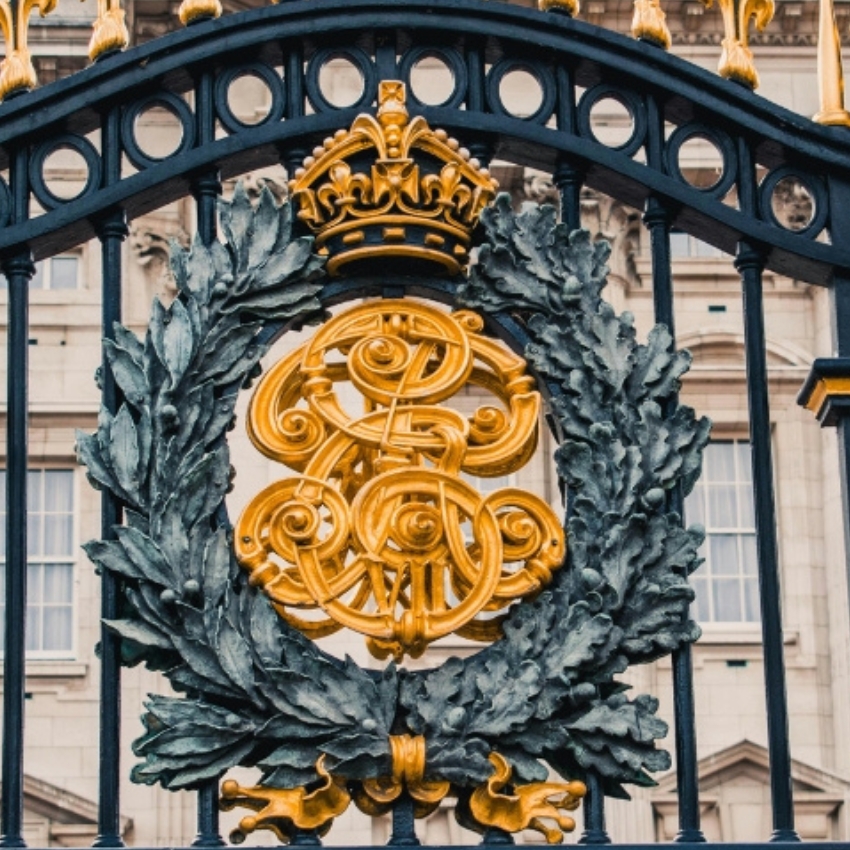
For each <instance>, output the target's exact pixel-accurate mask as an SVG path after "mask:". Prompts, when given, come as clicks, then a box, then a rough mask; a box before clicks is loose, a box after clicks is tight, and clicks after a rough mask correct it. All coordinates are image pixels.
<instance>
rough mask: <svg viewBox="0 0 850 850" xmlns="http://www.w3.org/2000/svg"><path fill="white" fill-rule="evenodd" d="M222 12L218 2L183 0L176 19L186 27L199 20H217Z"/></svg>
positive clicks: (215, 0) (213, 0) (218, 0)
mask: <svg viewBox="0 0 850 850" xmlns="http://www.w3.org/2000/svg"><path fill="white" fill-rule="evenodd" d="M222 11H223V9H222V6H221V3H220V0H183V2H182V3H181V4H180V8H179V9H178V10H177V17H178V18H180V23H181V24H183V25H184V26H186V25H188V24H191V23H193V22H194V21H197V20H201V19H206V18H219V17H221V13H222Z"/></svg>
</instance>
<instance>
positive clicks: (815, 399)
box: [805, 378, 850, 415]
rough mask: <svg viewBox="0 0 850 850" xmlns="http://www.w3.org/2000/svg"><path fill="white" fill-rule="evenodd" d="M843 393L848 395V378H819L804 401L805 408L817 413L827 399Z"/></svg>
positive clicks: (849, 381)
mask: <svg viewBox="0 0 850 850" xmlns="http://www.w3.org/2000/svg"><path fill="white" fill-rule="evenodd" d="M843 395H850V378H821V379H820V380H819V381H818V382H817V384H815V388H814V389H813V390H812V393H811V395H810V396H809V398H808V400H807V401H806V404H805V407H806V410H810V411H811V412H812V413H814V414H815V415H819V414H820V411H821V410H822V409H823V406H824V404H826V402H827V400H828V399H830V398H831V397H833V396H843Z"/></svg>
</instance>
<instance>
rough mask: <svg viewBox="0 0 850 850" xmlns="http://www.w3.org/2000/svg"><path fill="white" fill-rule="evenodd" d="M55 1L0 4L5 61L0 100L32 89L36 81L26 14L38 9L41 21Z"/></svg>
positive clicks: (0, 70) (10, 0)
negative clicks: (28, 39)
mask: <svg viewBox="0 0 850 850" xmlns="http://www.w3.org/2000/svg"><path fill="white" fill-rule="evenodd" d="M56 2H57V0H0V27H2V29H3V39H4V41H5V42H6V58H5V59H3V61H2V62H0V100H3V99H5V98H7V97H8V96H9V95H10V94H13V93H14V92H17V91H22V90H28V89H31V88H35V86H36V85H37V84H38V79H37V78H36V75H35V68H34V67H33V64H32V57H31V56H30V51H29V47H28V45H27V38H28V33H29V25H30V14H31V13H32V11H33V9H38V11H39V14H40V15H41V17H42V18H43V17H44V16H45V15H48V14H49V13H50V12H52V11H53V10H54V9H55V8H56Z"/></svg>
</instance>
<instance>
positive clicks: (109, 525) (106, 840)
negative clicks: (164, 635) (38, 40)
mask: <svg viewBox="0 0 850 850" xmlns="http://www.w3.org/2000/svg"><path fill="white" fill-rule="evenodd" d="M120 121H121V113H120V111H119V110H118V109H117V108H115V109H111V110H110V111H109V112H108V113H106V114H105V115H104V116H103V120H102V124H101V150H102V159H103V179H104V183H105V185H107V186H109V185H113V184H115V183H117V182H119V181H120V179H121V142H120ZM97 235H98V238H99V239H100V243H101V293H102V296H101V297H102V304H101V318H102V322H103V326H102V329H101V332H102V335H103V337H104V338H105V339H114V337H115V331H114V326H115V323H116V322H120V321H121V274H122V263H121V259H122V258H121V251H122V243H123V242H124V239H125V238H126V237H127V222H126V218H125V216H124V212H123V211H122V210H113V211H112V212H111V213H110V214H109V215H107V216H106V217H105V218H104V219H102V220H101V221H100V222H98V227H97ZM101 373H102V382H103V383H102V403H103V406H104V407H105V408H106V409H107V410H108V411H109V412H110V413H112V414H113V415H114V414H115V413H117V411H118V407H119V405H120V403H121V393H120V390H119V389H118V386H117V384H116V383H115V378H114V376H113V374H112V370H111V369H110V368H109V363H108V361H107V359H106V355H105V351H104V356H103V360H102V365H101ZM122 519H123V506H122V504H121V502H120V500H119V499H118V498H116V497H115V496H114V495H113V494H112V493H110V492H108V491H107V490H104V491H103V492H102V493H101V514H100V522H101V535H102V537H103V539H105V540H110V539H114V537H115V531H114V527H115V526H117V525H120V524H121V522H122ZM100 588H101V590H100V593H101V599H100V614H101V617H102V618H103V619H104V620H114V619H116V618H117V617H118V616H119V608H120V598H121V586H120V582H119V581H118V578H117V577H116V576H115V575H114V574H113V573H112V572H110V571H109V570H104V571H103V573H102V575H101V584H100ZM99 735H100V741H99V746H100V750H99V753H100V755H99V765H98V771H99V772H98V814H97V824H98V830H97V831H98V834H97V839H96V840H95V842H94V846H95V847H122V846H123V844H124V842H123V841H122V839H121V811H120V808H121V796H120V782H121V752H120V737H121V640H120V638H119V637H118V636H117V635H115V634H113V633H112V632H110V631H109V630H108V629H106V628H104V627H103V626H101V629H100V731H99Z"/></svg>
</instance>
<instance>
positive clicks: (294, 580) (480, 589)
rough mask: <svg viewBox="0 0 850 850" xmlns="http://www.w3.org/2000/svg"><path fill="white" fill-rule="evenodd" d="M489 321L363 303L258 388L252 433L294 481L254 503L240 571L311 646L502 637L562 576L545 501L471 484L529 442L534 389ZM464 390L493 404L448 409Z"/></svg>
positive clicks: (415, 652)
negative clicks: (526, 600)
mask: <svg viewBox="0 0 850 850" xmlns="http://www.w3.org/2000/svg"><path fill="white" fill-rule="evenodd" d="M483 324H484V323H483V320H482V319H481V317H480V316H478V315H477V314H475V313H472V312H469V311H461V312H458V313H454V314H452V315H449V314H448V313H445V312H442V311H441V310H438V309H436V308H435V307H431V306H428V305H425V304H419V303H416V302H412V301H401V300H391V299H383V300H380V301H374V302H369V303H366V304H363V305H361V306H358V307H354V308H352V309H349V310H347V311H345V312H343V313H341V314H340V315H338V316H336V317H335V318H333V319H331V320H330V321H328V322H327V323H326V324H325V325H323V326H322V328H320V329H319V330H318V331H317V332H316V334H315V335H314V336H313V338H312V339H311V340H310V341H309V342H307V343H305V344H304V345H303V346H301V348H299V349H297V350H295V351H293V352H292V353H290V354H288V355H287V356H286V357H284V358H283V359H281V360H280V361H279V362H278V363H276V364H275V365H274V366H272V368H271V369H270V370H269V371H268V372H267V373H266V375H265V376H264V377H263V379H262V381H260V383H259V385H258V387H257V389H256V391H255V393H254V396H253V398H252V400H251V404H250V408H249V411H248V417H247V423H248V434H249V436H250V438H251V440H252V442H253V443H254V445H255V446H256V447H257V448H258V449H259V450H260V451H261V452H262V453H263V454H265V455H266V456H268V457H270V458H271V459H273V460H275V461H278V462H280V463H283V464H285V465H286V466H288V467H289V468H290V469H292V470H294V471H295V472H296V473H300V475H298V476H296V477H290V478H286V479H284V480H282V481H279V482H277V483H275V484H272V485H271V486H269V487H267V488H266V489H265V490H263V491H262V492H260V493H259V494H258V495H257V496H256V497H255V498H254V499H253V500H252V501H251V502H250V504H249V505H248V507H247V508H246V509H245V511H244V513H243V514H242V516H241V517H240V519H239V521H238V523H237V525H236V529H235V534H234V537H235V550H236V557H237V559H238V561H239V563H240V564H241V565H242V567H243V568H245V569H246V570H248V571H249V572H250V574H251V576H250V579H249V580H250V581H251V582H252V583H253V584H255V585H257V586H259V587H262V588H263V590H264V592H265V593H266V594H267V595H268V596H269V598H270V599H271V600H272V603H273V604H274V606H275V609H276V610H277V611H278V613H279V614H280V615H281V616H282V617H283V618H284V619H285V620H287V622H289V623H291V624H292V625H293V626H295V627H296V628H298V629H300V630H301V631H302V632H304V633H305V634H306V635H307V636H309V637H311V638H319V637H323V636H325V635H328V634H331V633H333V632H335V631H337V630H338V629H340V628H343V627H345V628H350V629H353V630H355V631H358V632H360V633H361V634H363V635H365V636H366V638H367V645H368V647H369V649H370V651H371V652H372V653H373V654H374V655H375V656H377V657H379V658H385V657H387V656H390V655H391V656H393V657H395V658H396V659H399V660H400V659H401V658H402V657H403V656H404V655H405V654H409V655H412V656H414V657H417V656H419V655H420V654H421V653H422V652H423V651H424V650H425V648H426V647H427V645H428V644H429V643H430V642H432V641H434V640H436V639H438V638H440V637H443V636H445V635H448V634H452V633H457V634H459V635H462V636H464V637H469V638H471V639H474V640H494V639H496V638H498V637H499V635H500V634H501V621H500V619H499V617H498V612H499V611H502V610H503V609H504V608H506V607H507V606H508V605H510V604H511V602H513V601H515V600H516V599H520V598H522V597H525V596H527V595H529V594H532V593H535V592H536V591H538V590H539V589H540V588H541V587H543V586H545V585H546V584H547V583H548V582H549V581H550V579H551V577H552V572H553V570H555V569H557V568H558V567H559V566H560V565H561V563H562V562H563V558H564V551H565V543H564V534H563V530H562V527H561V523H560V522H559V520H558V518H557V516H556V515H555V513H554V512H553V511H552V509H551V508H550V507H549V506H548V505H547V504H546V503H545V502H543V500H541V499H539V498H538V497H536V496H534V495H532V494H530V493H526V492H524V491H522V490H519V489H517V488H513V487H508V488H502V489H499V490H495V491H494V492H492V493H490V494H488V495H487V496H486V497H485V496H482V495H481V494H480V493H479V492H478V491H477V490H476V488H474V487H473V486H471V485H470V484H469V483H467V481H465V480H464V479H463V478H462V477H461V475H462V474H464V473H465V474H466V475H474V476H481V477H484V478H495V477H500V476H504V475H509V474H511V473H513V472H515V471H516V470H518V469H520V468H521V467H523V466H524V465H525V464H526V463H527V462H528V460H529V459H530V458H531V456H532V454H533V453H534V450H535V447H536V445H537V438H538V417H539V412H540V395H539V393H537V392H536V391H535V389H534V381H533V379H532V378H531V377H530V376H529V375H528V374H526V364H525V361H524V360H523V359H522V358H521V357H519V356H517V355H515V354H513V353H512V352H510V351H508V350H507V349H506V348H505V347H504V346H503V345H502V344H501V343H499V342H497V341H495V340H492V339H490V338H488V337H486V336H484V335H482V333H481V331H482V329H483ZM339 384H350V385H351V386H353V387H354V389H356V390H357V391H358V392H359V393H360V394H361V395H362V396H363V399H364V413H363V415H362V416H360V417H357V416H352V415H351V413H350V412H349V410H348V409H346V408H344V407H343V405H342V403H341V401H340V398H339V396H338V395H337V385H339ZM470 385H471V386H473V387H478V388H479V389H480V390H483V391H484V392H485V393H487V394H489V395H490V396H492V402H491V401H490V400H489V399H488V403H487V404H484V405H482V406H480V407H479V408H478V409H477V410H476V411H475V413H474V414H473V415H472V416H470V417H465V416H463V415H461V414H460V413H458V412H456V411H455V410H453V409H452V408H451V407H450V406H446V405H444V404H443V402H447V403H450V400H451V398H452V397H453V396H455V395H456V394H458V393H459V392H463V391H464V389H465V388H466V387H467V386H470ZM309 610H313V611H314V612H315V611H317V610H318V611H321V612H323V613H319V614H317V615H312V616H304V614H302V611H309Z"/></svg>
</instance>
